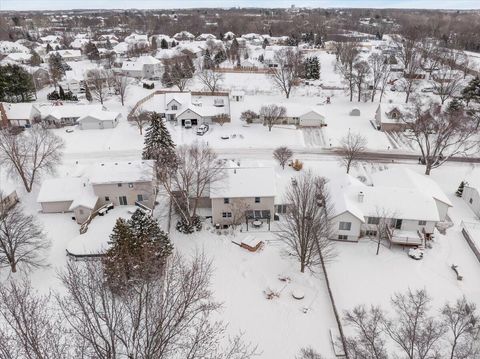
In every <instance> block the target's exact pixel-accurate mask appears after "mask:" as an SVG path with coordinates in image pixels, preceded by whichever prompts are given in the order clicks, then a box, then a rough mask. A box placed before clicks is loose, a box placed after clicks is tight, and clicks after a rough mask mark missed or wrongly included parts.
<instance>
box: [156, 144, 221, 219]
mask: <svg viewBox="0 0 480 359" xmlns="http://www.w3.org/2000/svg"><path fill="white" fill-rule="evenodd" d="M176 159H177V161H176V165H175V168H172V167H170V166H168V168H167V167H159V166H157V168H158V171H157V172H158V173H157V178H158V181H159V183H160V185H161V186H162V188H163V189H164V190H165V192H166V193H167V194H168V195H169V197H170V199H171V201H172V202H173V204H174V205H175V209H176V210H177V212H178V213H179V215H180V218H181V221H182V222H183V223H184V224H185V225H186V226H187V227H192V226H194V225H195V221H196V220H197V208H198V205H199V201H200V199H201V198H202V197H203V196H204V195H205V193H206V191H207V189H208V188H209V187H210V188H211V187H212V186H215V185H216V183H217V182H218V181H219V180H220V179H222V178H223V176H224V168H223V163H222V162H221V161H219V160H218V157H217V154H216V153H215V152H214V151H213V150H212V149H211V148H210V147H208V145H207V144H205V143H204V142H202V143H198V142H195V143H193V144H191V145H184V146H180V147H178V148H177V149H176Z"/></svg>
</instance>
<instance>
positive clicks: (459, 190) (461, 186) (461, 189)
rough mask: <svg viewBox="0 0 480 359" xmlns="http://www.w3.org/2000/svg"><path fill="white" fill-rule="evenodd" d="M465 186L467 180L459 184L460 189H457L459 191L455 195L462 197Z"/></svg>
mask: <svg viewBox="0 0 480 359" xmlns="http://www.w3.org/2000/svg"><path fill="white" fill-rule="evenodd" d="M464 188H465V181H462V182H460V186H458V189H457V192H455V195H456V196H457V197H462V195H463V189H464Z"/></svg>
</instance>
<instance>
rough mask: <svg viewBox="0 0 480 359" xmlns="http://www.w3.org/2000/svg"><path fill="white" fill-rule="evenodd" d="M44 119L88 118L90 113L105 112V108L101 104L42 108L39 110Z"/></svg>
mask: <svg viewBox="0 0 480 359" xmlns="http://www.w3.org/2000/svg"><path fill="white" fill-rule="evenodd" d="M39 110H40V112H41V114H42V119H44V118H45V117H47V116H52V117H54V118H56V119H58V120H59V119H61V118H80V117H83V116H87V115H89V114H90V113H94V112H98V111H102V110H103V106H102V105H100V104H95V105H82V104H65V105H59V106H50V105H47V106H40V108H39Z"/></svg>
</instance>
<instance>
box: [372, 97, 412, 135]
mask: <svg viewBox="0 0 480 359" xmlns="http://www.w3.org/2000/svg"><path fill="white" fill-rule="evenodd" d="M411 110H412V108H411V106H409V105H407V104H398V103H381V104H379V105H378V107H377V111H376V112H375V124H376V126H377V129H378V130H381V131H404V130H405V129H406V128H407V124H408V122H409V121H411V114H410V112H411Z"/></svg>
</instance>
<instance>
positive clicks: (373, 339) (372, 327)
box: [344, 306, 388, 359]
mask: <svg viewBox="0 0 480 359" xmlns="http://www.w3.org/2000/svg"><path fill="white" fill-rule="evenodd" d="M344 321H345V322H346V323H347V325H349V326H350V327H352V328H353V330H354V333H355V334H354V336H352V337H348V338H347V339H346V343H347V352H348V354H349V357H350V358H352V359H367V358H371V359H387V358H388V354H387V349H386V343H385V329H384V327H383V323H384V321H385V315H384V313H383V311H382V310H381V309H380V308H379V307H374V306H371V307H370V308H369V309H368V310H367V309H366V308H365V306H357V307H355V308H353V310H352V311H349V312H346V313H345V316H344Z"/></svg>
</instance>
